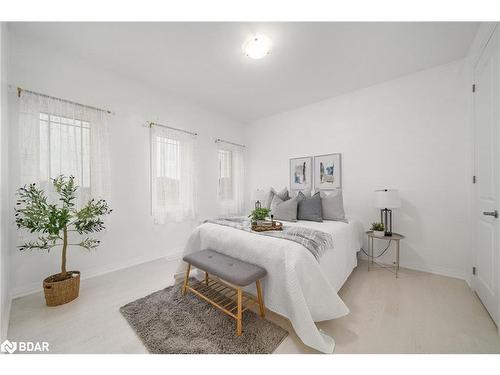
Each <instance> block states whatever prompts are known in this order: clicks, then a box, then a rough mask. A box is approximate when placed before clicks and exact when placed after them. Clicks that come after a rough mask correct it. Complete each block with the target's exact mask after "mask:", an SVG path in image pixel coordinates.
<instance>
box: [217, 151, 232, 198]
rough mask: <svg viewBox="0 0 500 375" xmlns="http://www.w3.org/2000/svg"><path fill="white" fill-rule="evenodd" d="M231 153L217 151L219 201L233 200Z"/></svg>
mask: <svg viewBox="0 0 500 375" xmlns="http://www.w3.org/2000/svg"><path fill="white" fill-rule="evenodd" d="M232 167H233V153H232V151H229V150H219V190H218V193H219V201H228V200H232V199H233V180H232V175H233V171H232Z"/></svg>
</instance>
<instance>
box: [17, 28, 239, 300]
mask: <svg viewBox="0 0 500 375" xmlns="http://www.w3.org/2000/svg"><path fill="white" fill-rule="evenodd" d="M11 45H12V59H11V61H10V72H9V82H10V83H11V85H12V86H14V87H15V86H20V87H23V88H26V89H30V90H34V91H38V92H42V93H47V94H50V95H54V96H57V97H61V98H66V99H70V100H74V101H77V102H81V103H85V104H89V105H94V106H98V107H103V108H106V109H110V110H112V111H114V112H115V115H114V116H112V119H111V123H110V142H111V144H110V152H111V183H112V191H111V196H110V197H109V203H110V205H111V207H112V208H113V210H114V211H113V214H112V217H111V218H110V220H109V226H108V229H107V232H106V233H105V234H104V235H103V236H102V242H101V246H100V247H99V248H98V249H97V250H96V251H92V252H90V253H89V252H86V251H84V250H80V249H79V248H75V249H73V250H71V251H70V253H69V259H68V267H69V269H79V270H81V271H82V277H85V276H87V277H88V276H90V275H95V274H98V273H101V272H105V271H109V270H112V269H116V268H121V267H124V266H128V265H131V264H135V263H137V262H142V261H146V260H150V259H154V258H158V257H164V256H167V257H177V256H178V255H179V252H180V251H181V250H182V248H183V246H184V243H185V240H186V239H187V236H188V234H189V233H190V231H191V230H192V228H193V227H194V225H195V224H196V223H194V222H189V223H188V222H186V223H181V224H168V225H161V226H160V225H153V223H152V218H151V216H150V194H149V133H148V130H147V128H145V127H143V125H144V124H145V122H146V121H147V120H154V121H158V122H162V123H166V124H169V125H172V126H175V127H179V128H183V129H188V130H192V131H196V132H198V133H199V137H198V147H197V150H198V152H199V154H200V160H202V161H203V162H202V165H201V168H200V170H201V173H200V176H199V185H200V186H199V213H200V215H199V219H200V220H203V219H205V218H208V217H210V216H213V215H215V214H216V206H215V197H216V187H217V156H216V146H215V143H214V140H215V138H216V137H221V138H225V139H229V140H233V141H235V142H243V128H242V125H241V124H240V123H237V122H235V121H232V120H230V119H227V118H225V117H222V116H219V115H217V114H215V113H211V112H209V111H207V110H203V109H200V108H197V107H195V106H192V105H189V104H187V103H186V102H185V101H182V100H178V99H176V98H175V96H174V95H172V93H165V92H158V91H155V90H153V89H150V88H148V87H144V86H142V85H141V84H139V83H138V82H135V81H134V80H132V79H129V77H120V76H117V75H116V74H115V73H113V72H110V71H106V70H105V69H103V68H101V67H93V66H91V65H89V64H88V63H86V62H85V61H83V60H79V59H76V58H73V57H72V56H67V55H65V54H63V53H61V52H60V51H57V50H56V49H54V48H52V47H50V46H47V45H42V44H39V43H33V42H31V41H28V40H24V39H22V38H19V37H16V36H14V35H12V43H11ZM9 100H10V107H11V111H10V113H11V123H12V124H15V123H16V120H15V116H16V115H15V114H17V110H16V108H17V106H18V102H19V101H18V99H17V97H16V95H15V94H14V93H11V94H10V95H9ZM14 128H15V127H12V128H11V130H13V129H14ZM16 137H17V134H16V133H15V131H12V132H11V142H13V143H14V142H17V138H16ZM10 156H11V166H12V168H11V180H12V181H14V182H15V181H18V178H17V176H16V170H17V166H18V155H17V154H16V151H15V150H13V151H12V152H11V154H10ZM14 187H15V184H13V185H12V189H13V188H14ZM13 201H14V197H12V194H11V202H13ZM13 235H14V236H15V233H14V234H13ZM12 242H14V241H12ZM11 248H12V249H13V250H12V251H13V252H12V268H13V269H15V270H16V272H15V273H14V274H13V275H12V288H13V294H14V295H20V294H23V293H26V292H29V291H32V290H33V289H39V288H40V285H41V281H42V280H43V278H44V277H46V276H48V275H50V274H53V273H57V272H59V267H60V253H59V252H58V251H57V250H56V251H54V252H51V254H47V253H37V252H33V253H24V254H22V253H19V252H17V251H16V250H15V249H14V244H12V246H11Z"/></svg>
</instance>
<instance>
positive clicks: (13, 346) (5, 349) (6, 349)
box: [0, 340, 17, 354]
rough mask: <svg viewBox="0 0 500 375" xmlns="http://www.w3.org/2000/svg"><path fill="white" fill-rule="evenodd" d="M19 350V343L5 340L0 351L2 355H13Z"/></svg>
mask: <svg viewBox="0 0 500 375" xmlns="http://www.w3.org/2000/svg"><path fill="white" fill-rule="evenodd" d="M16 350H17V342H10V341H9V340H5V341H4V342H3V343H2V345H0V351H1V352H2V353H9V354H12V353H14V352H15V351H16Z"/></svg>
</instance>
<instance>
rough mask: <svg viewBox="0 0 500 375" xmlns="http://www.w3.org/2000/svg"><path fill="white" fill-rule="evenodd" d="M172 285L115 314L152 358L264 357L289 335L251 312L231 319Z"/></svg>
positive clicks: (129, 304)
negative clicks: (238, 332) (240, 327)
mask: <svg viewBox="0 0 500 375" xmlns="http://www.w3.org/2000/svg"><path fill="white" fill-rule="evenodd" d="M181 287H182V285H181V284H176V285H173V286H170V287H168V288H165V289H163V290H159V291H158V292H155V293H152V294H150V295H148V296H146V297H143V298H140V299H138V300H136V301H133V302H130V303H128V304H126V305H125V306H122V307H121V308H120V312H121V313H122V315H123V316H124V317H125V319H127V321H128V323H129V324H130V325H131V326H132V328H133V329H134V330H135V331H136V333H137V335H138V336H139V337H140V339H141V340H142V342H143V343H144V345H145V346H146V348H147V349H148V350H149V352H151V353H156V354H268V353H272V352H273V351H274V350H275V349H276V348H277V347H278V345H279V344H280V343H281V342H282V341H283V340H284V339H285V337H286V336H287V335H288V332H287V331H286V330H284V329H283V328H281V327H279V326H278V325H276V324H274V323H272V322H270V321H268V320H266V319H262V318H261V317H260V316H258V315H257V314H255V313H254V312H253V311H250V310H247V311H245V312H244V313H243V334H242V335H241V336H239V337H238V336H236V320H234V319H233V318H231V317H230V316H228V315H226V314H224V313H223V312H222V311H220V310H218V309H217V308H215V307H214V306H212V305H210V304H209V303H208V302H205V301H202V300H201V299H200V298H198V297H196V296H195V295H194V294H193V293H187V295H186V296H182V295H181V291H180V290H181Z"/></svg>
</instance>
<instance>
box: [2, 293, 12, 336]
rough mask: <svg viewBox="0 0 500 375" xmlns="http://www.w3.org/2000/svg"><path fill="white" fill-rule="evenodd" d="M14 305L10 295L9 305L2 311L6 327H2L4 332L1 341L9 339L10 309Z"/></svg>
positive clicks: (3, 324) (3, 323)
mask: <svg viewBox="0 0 500 375" xmlns="http://www.w3.org/2000/svg"><path fill="white" fill-rule="evenodd" d="M11 307H12V298H11V297H10V296H9V298H7V306H6V307H5V308H4V311H2V327H5V329H2V332H1V333H0V336H1V337H0V342H4V341H5V340H7V337H8V335H9V322H10V310H11Z"/></svg>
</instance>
